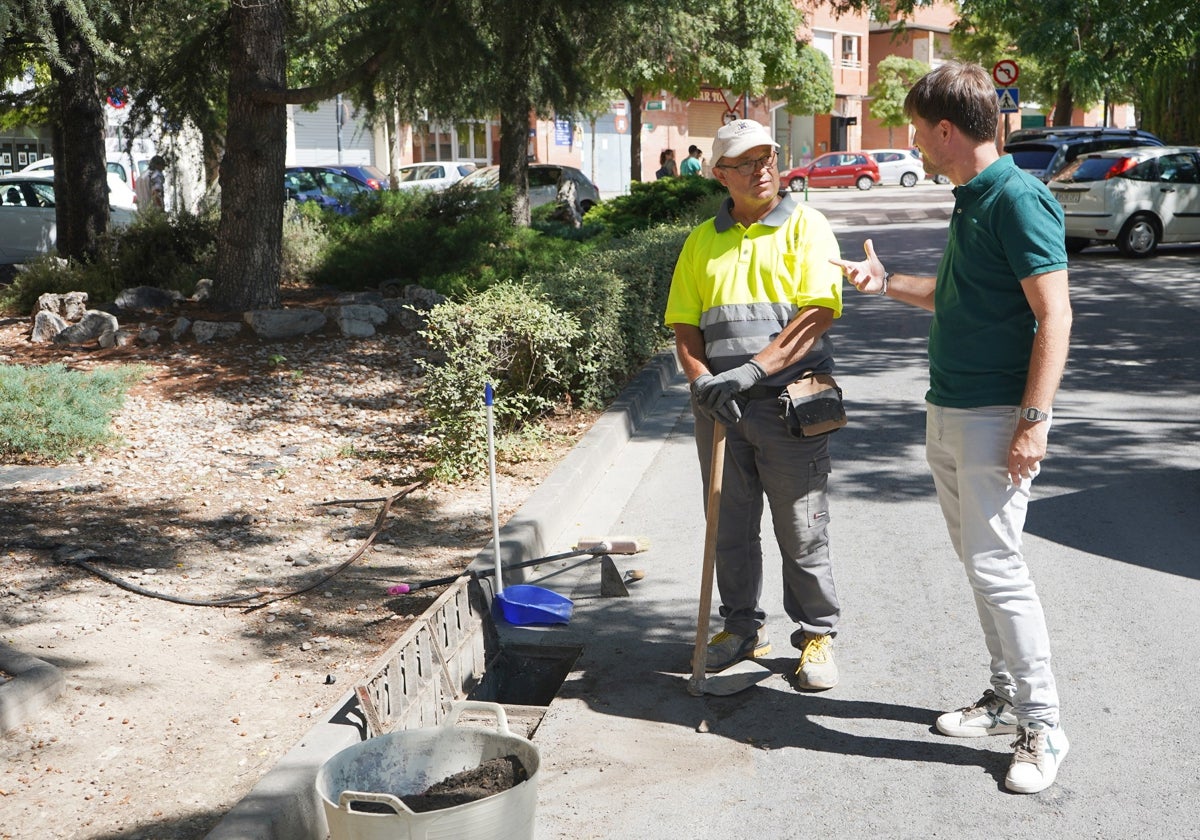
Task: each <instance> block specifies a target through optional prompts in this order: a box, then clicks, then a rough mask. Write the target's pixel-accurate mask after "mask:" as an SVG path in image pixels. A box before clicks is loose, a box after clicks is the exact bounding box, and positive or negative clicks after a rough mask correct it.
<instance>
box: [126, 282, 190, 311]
mask: <svg viewBox="0 0 1200 840" xmlns="http://www.w3.org/2000/svg"><path fill="white" fill-rule="evenodd" d="M182 300H183V295H182V294H180V293H179V292H177V291H175V290H173V289H159V288H156V287H154V286H136V287H134V288H132V289H124V290H122V291H121V293H120V294H118V295H117V299H116V301H115V303H116V306H117V308H118V309H125V310H130V309H133V310H138V309H170V308H171V307H172V306H174V305H175V304H177V303H179V302H180V301H182Z"/></svg>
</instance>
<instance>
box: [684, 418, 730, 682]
mask: <svg viewBox="0 0 1200 840" xmlns="http://www.w3.org/2000/svg"><path fill="white" fill-rule="evenodd" d="M724 477H725V426H724V424H722V423H714V424H713V444H712V464H711V465H710V466H709V469H708V502H707V507H706V509H705V517H704V520H705V526H704V569H703V570H702V571H701V573H700V575H701V577H700V613H699V615H698V616H697V618H696V646H695V649H694V650H693V651H692V678H691V680H689V681H688V692H689V693H691V694H694V695H697V696H699V695H701V694H703V693H704V665H705V660H706V654H707V652H708V650H707V649H708V616H709V613H710V612H711V611H712V589H713V575H714V572H715V570H716V566H717V523H718V521H719V520H720V514H721V487H722V484H723V483H724Z"/></svg>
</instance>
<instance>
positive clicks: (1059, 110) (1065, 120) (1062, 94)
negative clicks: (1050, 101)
mask: <svg viewBox="0 0 1200 840" xmlns="http://www.w3.org/2000/svg"><path fill="white" fill-rule="evenodd" d="M1074 110H1075V94H1074V92H1073V91H1072V90H1071V83H1070V82H1068V81H1064V82H1063V83H1062V84H1061V85H1060V86H1059V88H1058V98H1057V99H1055V100H1054V120H1053V122H1052V123H1051V125H1070V124H1071V114H1072V113H1073V112H1074Z"/></svg>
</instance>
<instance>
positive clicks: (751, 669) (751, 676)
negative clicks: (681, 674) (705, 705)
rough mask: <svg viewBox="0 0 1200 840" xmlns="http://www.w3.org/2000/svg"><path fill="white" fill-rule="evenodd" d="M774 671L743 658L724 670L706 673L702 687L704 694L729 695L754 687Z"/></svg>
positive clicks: (690, 688)
mask: <svg viewBox="0 0 1200 840" xmlns="http://www.w3.org/2000/svg"><path fill="white" fill-rule="evenodd" d="M774 673H775V672H774V671H772V670H771V669H769V668H764V667H763V666H762V665H758V664H757V663H755V662H752V661H750V660H749V659H743V660H742V661H741V662H738V663H737V664H735V665H730V666H729V667H728V668H726V669H725V670H724V671H717V672H716V673H713V674H705V675H704V679H703V681H702V682H701V683H700V688H701V689H702V690H703V693H704V694H713V695H716V696H718V697H727V696H728V695H730V694H737V693H738V692H739V691H745V690H746V689H747V688H753V687H754V686H756V685H758V684H759V683H760V682H762V681H763V680H765V679H767V678H768V677H770V676H771V675H772V674H774ZM688 690H689V691H691V690H692V687H691V686H689V688H688ZM692 693H695V692H692Z"/></svg>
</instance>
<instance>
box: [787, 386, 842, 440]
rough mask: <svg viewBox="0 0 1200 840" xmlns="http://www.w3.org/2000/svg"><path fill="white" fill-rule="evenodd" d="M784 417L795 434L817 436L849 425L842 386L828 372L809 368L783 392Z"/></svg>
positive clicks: (792, 433) (793, 434)
mask: <svg viewBox="0 0 1200 840" xmlns="http://www.w3.org/2000/svg"><path fill="white" fill-rule="evenodd" d="M779 402H780V403H782V404H783V420H784V422H785V423H786V424H787V428H788V432H789V433H791V435H792V436H793V437H813V436H814V435H823V434H826V433H827V432H832V431H836V430H837V429H840V428H842V426H845V425H846V408H845V406H843V405H842V389H841V388H839V387H838V384H837V382H835V381H834V379H833V377H832V376H830V375H829V374H828V373H813V372H812V371H806V372H805V373H804V375H803V376H801V377H800V378H799V379H797V380H796V381H795V382H793V383H792V384H791V385H788V386H787V388H785V389H784V390H783V393H782V394H780V395H779Z"/></svg>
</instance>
